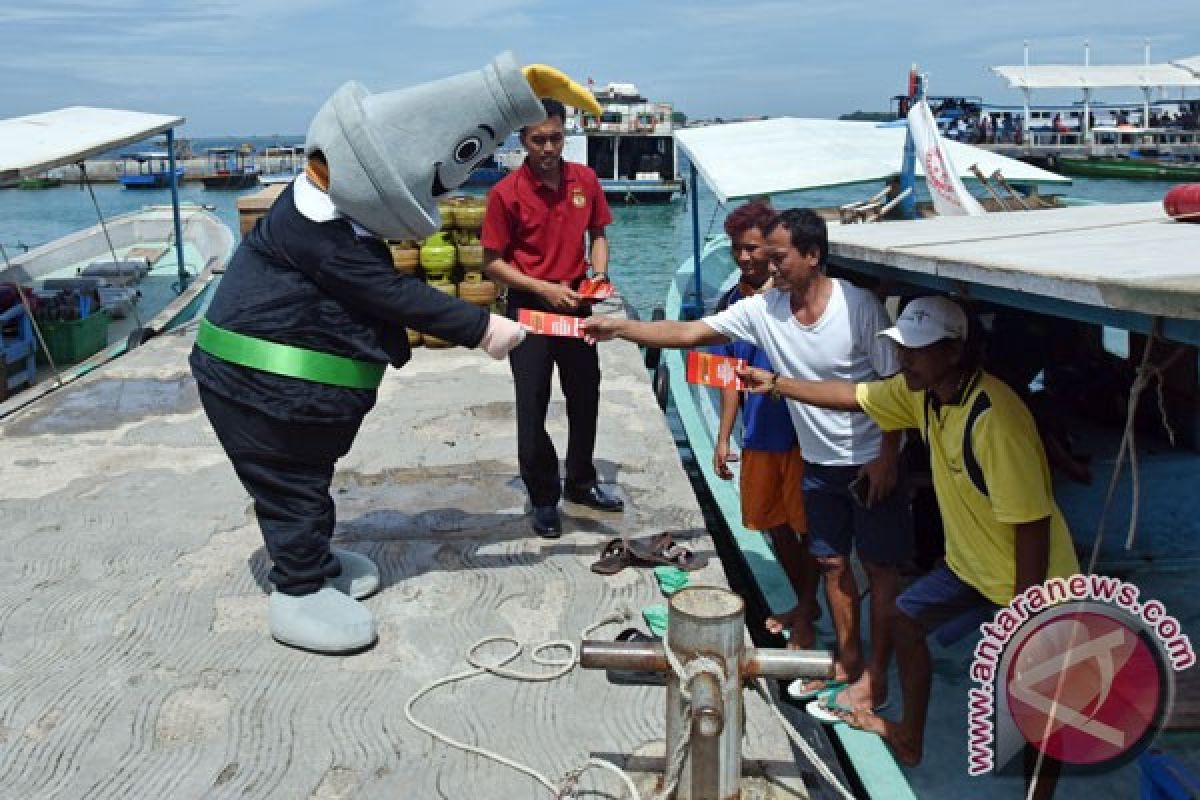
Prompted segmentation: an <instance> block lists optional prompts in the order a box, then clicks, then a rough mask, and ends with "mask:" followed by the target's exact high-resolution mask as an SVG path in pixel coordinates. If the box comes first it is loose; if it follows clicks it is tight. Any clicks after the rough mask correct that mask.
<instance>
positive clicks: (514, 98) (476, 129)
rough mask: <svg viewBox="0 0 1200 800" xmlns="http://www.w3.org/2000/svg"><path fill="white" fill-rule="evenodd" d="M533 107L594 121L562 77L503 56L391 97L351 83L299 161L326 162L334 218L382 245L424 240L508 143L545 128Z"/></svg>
mask: <svg viewBox="0 0 1200 800" xmlns="http://www.w3.org/2000/svg"><path fill="white" fill-rule="evenodd" d="M539 97H554V98H556V99H559V100H562V101H564V102H567V103H570V104H572V105H574V106H576V107H579V108H584V109H586V110H588V111H591V112H593V113H595V114H599V112H600V110H599V107H598V106H597V105H596V101H595V99H594V98H593V97H592V95H591V93H590V92H588V91H587V90H586V89H584V88H583V87H581V86H580V85H579V84H577V83H575V82H574V81H572V80H571V79H570V78H568V77H567V76H566V75H564V74H562V73H561V72H559V71H558V70H556V69H554V68H552V67H547V66H544V65H531V66H528V67H525V68H524V69H522V68H521V67H520V66H519V65H518V63H517V59H516V57H515V56H513V54H512V53H507V52H506V53H502V54H501V55H499V56H497V57H496V58H495V59H494V60H493V61H492V63H491V64H489V65H487V66H486V67H484V68H483V69H481V70H477V71H475V72H465V73H463V74H461V75H455V76H454V77H451V78H444V79H442V80H439V81H434V82H432V83H426V84H422V85H420V86H413V87H410V88H407V89H398V90H396V91H391V92H383V93H380V94H371V93H370V92H368V91H367V90H366V89H365V88H364V87H363V86H362V85H361V84H358V83H355V82H353V81H351V82H349V83H347V84H345V85H344V86H342V87H341V88H340V89H338V90H337V91H336V92H335V93H334V94H333V96H332V97H330V98H329V100H327V101H326V102H325V105H323V106H322V107H321V109H320V111H318V112H317V115H316V116H315V117H314V118H313V121H312V124H311V125H310V126H309V129H308V140H307V142H306V143H305V152H306V153H307V154H308V155H312V154H313V153H314V152H317V151H320V152H321V154H322V155H323V156H324V157H325V161H326V163H327V164H328V165H329V197H330V199H331V200H332V201H333V205H334V207H335V208H337V210H338V211H339V212H341V213H342V214H344V215H345V216H347V217H350V218H351V219H353V220H354V221H355V222H357V223H359V224H360V225H362V226H364V227H365V228H367V229H369V230H370V231H371V232H373V233H375V234H376V235H378V236H381V237H383V238H385V239H421V238H424V237H426V236H428V235H430V234H431V233H433V232H434V231H436V230H437V229H438V228H439V227H440V226H441V219H440V218H439V216H438V212H437V199H438V198H439V197H441V196H442V195H444V194H446V193H447V192H449V191H450V190H452V189H455V188H457V187H458V186H459V185H461V184H462V183H463V181H465V180H466V179H467V176H469V175H470V174H471V170H472V169H473V168H474V167H475V166H476V165H477V164H478V163H479V162H480V161H482V160H483V159H484V158H486V157H487V156H489V155H491V154H492V153H493V152H494V151H495V150H496V148H497V147H499V146H500V145H501V144H502V143H503V142H504V140H505V138H507V137H508V135H509V134H510V133H512V132H513V131H515V130H517V129H519V128H521V127H522V126H525V125H531V124H535V123H537V122H540V121H541V120H543V119H544V118H545V112H544V111H543V109H542V104H541V102H540V100H539V99H538V98H539Z"/></svg>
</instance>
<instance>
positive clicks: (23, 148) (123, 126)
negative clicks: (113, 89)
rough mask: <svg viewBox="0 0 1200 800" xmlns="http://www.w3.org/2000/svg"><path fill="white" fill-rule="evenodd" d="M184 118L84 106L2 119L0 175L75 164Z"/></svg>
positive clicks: (6, 177) (6, 176) (10, 176)
mask: <svg viewBox="0 0 1200 800" xmlns="http://www.w3.org/2000/svg"><path fill="white" fill-rule="evenodd" d="M183 123H184V118H183V117H176V116H170V115H165V114H145V113H142V112H139V111H118V110H115V109H110V108H89V107H86V106H73V107H71V108H63V109H59V110H57V111H47V112H45V113H41V114H30V115H28V116H24V117H13V118H11V119H5V120H0V141H2V142H4V148H3V150H0V180H12V179H14V178H18V177H20V176H22V175H28V174H31V173H37V172H41V171H43V170H47V169H52V168H54V167H60V166H63V165H64V164H74V163H76V162H79V161H83V160H84V159H87V158H90V157H92V156H95V155H98V154H100V153H104V152H107V151H109V150H113V149H116V148H118V147H123V146H125V145H128V144H133V143H134V142H140V141H142V140H144V139H147V138H149V137H151V136H154V135H155V134H159V133H163V132H165V131H168V130H170V129H172V128H175V127H178V126H180V125H182V124H183Z"/></svg>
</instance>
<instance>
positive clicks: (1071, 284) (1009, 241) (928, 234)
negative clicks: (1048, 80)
mask: <svg viewBox="0 0 1200 800" xmlns="http://www.w3.org/2000/svg"><path fill="white" fill-rule="evenodd" d="M829 247H830V255H831V257H832V258H833V259H834V260H835V261H836V260H838V259H849V260H851V261H853V262H858V263H867V264H876V265H882V266H884V267H891V268H894V269H897V270H901V271H903V272H904V274H905V276H907V277H910V278H912V279H914V280H913V282H915V283H918V284H922V285H927V286H935V285H941V286H942V287H944V288H953V287H955V286H957V287H962V286H964V285H966V284H969V285H970V286H971V287H985V288H990V289H993V290H1001V291H1003V292H1007V293H1009V298H1010V299H1011V298H1012V294H1013V293H1017V294H1020V295H1021V296H1023V297H1025V298H1028V300H1029V303H1030V305H1031V307H1032V306H1033V305H1035V304H1036V303H1037V302H1038V301H1040V300H1041V299H1045V298H1048V299H1050V300H1054V301H1060V302H1063V303H1069V304H1075V305H1079V306H1090V307H1093V308H1095V309H1097V310H1099V311H1115V312H1126V313H1133V314H1141V315H1148V316H1150V317H1162V318H1167V319H1172V320H1184V321H1187V322H1186V323H1184V325H1183V327H1184V328H1186V329H1187V331H1189V333H1186V335H1185V336H1184V337H1183V339H1184V340H1186V341H1191V340H1192V339H1193V338H1194V337H1200V262H1197V260H1196V253H1198V252H1200V224H1196V223H1192V222H1181V221H1176V220H1172V219H1171V218H1170V217H1169V216H1168V215H1167V214H1166V212H1165V211H1164V210H1163V207H1162V205H1161V204H1160V203H1127V204H1119V205H1095V206H1077V207H1073V208H1062V209H1049V210H1045V211H1033V212H1016V211H1014V212H1009V213H1003V214H985V215H983V216H979V217H936V218H932V219H921V220H909V221H900V222H885V223H876V224H868V225H831V226H830V229H829ZM931 279H936V280H931ZM985 293H986V292H985ZM1178 332H1179V328H1178V327H1177V328H1176V333H1178ZM1193 343H1195V342H1193Z"/></svg>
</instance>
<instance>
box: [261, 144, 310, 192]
mask: <svg viewBox="0 0 1200 800" xmlns="http://www.w3.org/2000/svg"><path fill="white" fill-rule="evenodd" d="M262 164H263V168H262V172H260V173H259V176H258V182H259V183H261V184H262V185H263V186H271V185H272V184H276V183H291V182H292V181H293V180H295V179H296V176H297V175H299V174H300V173H301V172H303V171H304V145H295V146H278V147H267V148H265V149H264V150H263V155H262ZM250 185H251V186H253V184H250Z"/></svg>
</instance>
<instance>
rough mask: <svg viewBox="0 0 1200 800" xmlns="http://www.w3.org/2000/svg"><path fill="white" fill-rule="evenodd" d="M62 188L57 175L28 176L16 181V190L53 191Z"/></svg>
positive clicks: (60, 179)
mask: <svg viewBox="0 0 1200 800" xmlns="http://www.w3.org/2000/svg"><path fill="white" fill-rule="evenodd" d="M59 186H62V178H60V177H58V176H57V175H49V174H46V175H29V176H27V177H24V178H21V180H19V181H17V188H18V189H54V188H56V187H59Z"/></svg>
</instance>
